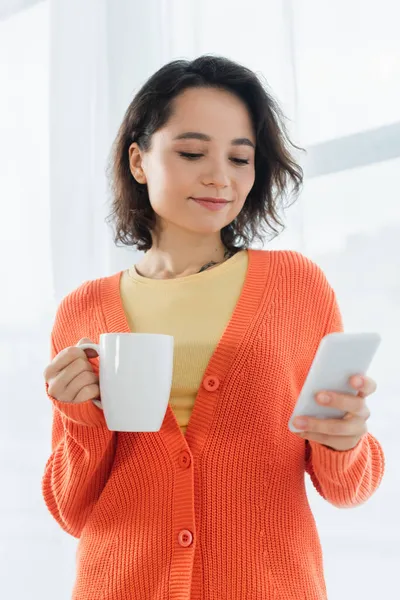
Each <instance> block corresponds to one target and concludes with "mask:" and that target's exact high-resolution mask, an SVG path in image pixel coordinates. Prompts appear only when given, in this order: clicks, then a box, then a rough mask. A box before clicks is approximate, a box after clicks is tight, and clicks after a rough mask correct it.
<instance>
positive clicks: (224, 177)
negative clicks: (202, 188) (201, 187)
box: [203, 165, 230, 188]
mask: <svg viewBox="0 0 400 600" xmlns="http://www.w3.org/2000/svg"><path fill="white" fill-rule="evenodd" d="M203 183H204V184H205V185H208V186H214V187H216V188H224V187H227V186H228V185H229V183H230V179H229V176H228V173H227V172H226V170H225V169H224V168H222V167H220V166H218V165H215V166H213V167H212V168H211V169H210V170H209V171H208V172H207V173H206V174H205V175H204V177H203Z"/></svg>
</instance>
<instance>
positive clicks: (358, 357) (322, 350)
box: [289, 332, 381, 433]
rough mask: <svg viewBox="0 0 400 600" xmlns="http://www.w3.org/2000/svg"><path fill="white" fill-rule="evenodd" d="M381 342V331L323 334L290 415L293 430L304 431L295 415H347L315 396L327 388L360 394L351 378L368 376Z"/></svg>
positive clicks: (336, 416) (338, 416) (320, 416)
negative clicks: (368, 370)
mask: <svg viewBox="0 0 400 600" xmlns="http://www.w3.org/2000/svg"><path fill="white" fill-rule="evenodd" d="M380 343H381V337H380V335H379V334H378V333H343V332H338V333H329V334H328V335H326V336H325V337H323V338H322V340H321V342H320V344H319V346H318V349H317V352H316V354H315V357H314V360H313V363H312V365H311V368H310V370H309V372H308V374H307V377H306V380H305V382H304V385H303V387H302V389H301V392H300V395H299V397H298V399H297V403H296V406H295V408H294V411H293V413H292V416H291V417H290V420H289V430H290V431H292V432H293V433H297V432H298V431H300V430H299V429H297V428H296V427H295V426H294V425H293V419H294V418H295V417H300V416H307V417H314V418H317V419H331V418H334V419H341V418H342V417H344V415H345V414H346V413H345V412H344V411H342V410H339V409H338V408H332V407H329V406H321V405H320V404H318V403H317V402H316V400H315V396H316V394H317V393H318V392H322V391H323V390H331V391H334V392H339V393H344V394H353V395H354V396H356V395H357V393H358V392H357V390H355V389H354V388H352V387H351V385H350V383H349V379H350V377H351V376H353V375H366V372H367V369H368V368H369V365H370V364H371V362H372V359H373V357H374V355H375V353H376V351H377V349H378V346H379V344H380Z"/></svg>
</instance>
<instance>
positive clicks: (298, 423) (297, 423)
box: [293, 417, 307, 429]
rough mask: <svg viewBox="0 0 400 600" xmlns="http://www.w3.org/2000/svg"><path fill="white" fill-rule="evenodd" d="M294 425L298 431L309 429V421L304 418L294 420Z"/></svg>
mask: <svg viewBox="0 0 400 600" xmlns="http://www.w3.org/2000/svg"><path fill="white" fill-rule="evenodd" d="M293 425H294V426H295V427H297V428H298V429H305V428H306V427H307V419H305V418H304V417H297V418H296V419H295V420H294V422H293Z"/></svg>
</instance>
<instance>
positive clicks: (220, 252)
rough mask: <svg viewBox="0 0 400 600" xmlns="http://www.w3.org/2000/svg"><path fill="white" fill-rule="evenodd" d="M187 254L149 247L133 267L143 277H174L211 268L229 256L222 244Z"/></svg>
mask: <svg viewBox="0 0 400 600" xmlns="http://www.w3.org/2000/svg"><path fill="white" fill-rule="evenodd" d="M188 254H189V252H187V251H186V252H183V251H180V252H166V251H160V250H158V249H157V248H154V249H153V248H151V249H150V250H149V251H148V252H146V254H145V256H144V258H143V259H142V260H141V261H140V262H139V263H138V264H137V265H135V267H136V270H137V272H138V273H139V275H142V276H143V277H148V278H150V279H176V278H179V277H187V276H188V275H193V274H195V273H200V272H202V271H206V270H209V269H212V268H213V267H215V266H217V265H219V264H221V263H222V262H224V261H225V260H227V259H228V258H230V256H231V254H230V253H228V252H227V250H226V248H225V247H223V246H220V247H217V248H215V249H211V250H209V251H197V252H194V253H191V256H190V257H189V256H188Z"/></svg>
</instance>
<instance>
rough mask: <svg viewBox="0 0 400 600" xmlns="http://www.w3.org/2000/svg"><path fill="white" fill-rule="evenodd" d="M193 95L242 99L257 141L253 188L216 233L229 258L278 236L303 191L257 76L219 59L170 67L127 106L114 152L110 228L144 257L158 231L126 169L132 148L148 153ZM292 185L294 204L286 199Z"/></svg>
mask: <svg viewBox="0 0 400 600" xmlns="http://www.w3.org/2000/svg"><path fill="white" fill-rule="evenodd" d="M192 87H215V88H219V89H223V90H226V91H228V92H231V93H233V94H235V95H236V96H237V97H239V98H240V99H241V100H242V101H243V102H244V103H245V105H246V106H247V109H248V111H249V113H250V116H251V118H252V122H253V126H254V131H255V134H256V152H255V181H254V185H253V187H252V189H251V190H250V193H249V195H248V196H247V199H246V202H245V204H244V206H243V208H242V210H241V212H240V213H239V215H238V216H237V217H236V219H235V220H234V221H233V222H232V223H230V224H229V225H227V226H226V227H224V228H223V229H222V230H221V240H222V242H223V244H224V245H225V247H226V248H227V250H229V251H231V252H236V251H238V250H240V249H244V248H248V247H249V246H250V244H251V243H252V242H253V241H254V240H256V239H257V240H259V241H260V242H263V241H264V239H265V234H266V233H267V230H268V227H269V228H271V230H272V231H273V232H274V233H275V235H273V236H272V237H275V236H276V235H278V233H280V232H279V231H278V229H276V227H275V226H276V225H278V226H279V227H281V228H282V230H283V229H284V224H283V223H282V222H281V221H280V219H279V216H278V211H279V209H280V205H279V200H282V207H283V208H286V206H291V205H292V204H293V202H294V201H295V200H296V198H297V195H298V193H299V191H300V188H301V186H302V183H303V170H302V168H301V167H300V166H299V165H298V164H296V162H295V161H294V159H293V157H292V156H291V154H290V152H289V149H288V145H289V144H290V145H291V146H293V147H295V148H297V149H299V150H304V149H303V148H299V147H298V146H295V144H293V143H292V142H290V140H289V139H288V135H287V131H286V128H285V125H284V122H283V120H284V118H285V117H284V115H283V113H282V111H281V109H280V108H279V106H278V104H277V102H276V101H275V100H274V99H273V97H272V95H271V94H270V93H268V92H267V89H266V87H267V86H266V85H264V86H263V85H262V83H261V81H260V80H259V79H258V77H257V76H256V74H255V73H254V72H253V71H251V70H250V69H248V68H246V67H243V66H242V65H239V64H237V63H235V62H233V61H231V60H228V59H226V58H223V57H215V56H201V57H199V58H197V59H195V60H193V61H187V60H175V61H172V62H170V63H168V64H167V65H165V66H163V67H162V68H161V69H159V70H158V71H157V72H156V73H155V74H154V75H152V76H151V77H150V79H148V81H147V82H146V83H145V84H144V85H143V87H142V88H141V89H140V90H139V92H138V93H137V94H136V95H135V97H134V98H133V100H132V102H131V104H130V105H129V107H128V109H127V111H126V113H125V116H124V119H123V121H122V124H121V126H120V128H119V131H118V135H117V137H116V140H115V142H114V144H113V149H112V158H111V162H110V167H109V168H110V179H111V190H112V211H111V213H110V215H109V216H108V217H107V222H109V223H113V224H114V227H115V236H114V241H115V243H116V244H118V242H120V243H121V244H122V245H126V246H136V247H137V249H138V250H144V251H147V250H149V249H150V248H151V246H152V236H151V231H153V230H154V228H155V225H156V214H155V212H154V211H153V209H152V207H151V205H150V201H149V196H148V192H147V186H146V185H143V184H139V183H138V182H137V181H136V180H135V178H134V177H133V175H132V173H131V170H130V165H129V147H130V145H131V144H132V143H133V142H136V143H137V144H138V145H139V148H141V149H142V150H143V151H146V150H148V149H149V148H150V145H151V136H152V135H153V133H154V132H155V131H157V130H158V129H160V128H161V127H162V126H163V125H165V123H166V122H167V121H168V119H169V117H170V115H171V113H172V108H173V107H172V102H173V99H174V98H176V97H177V96H178V95H179V94H180V93H182V92H183V91H184V90H185V89H187V88H192ZM289 182H291V183H292V185H293V198H292V201H291V202H289V203H288V204H287V205H284V203H283V198H284V196H286V197H288V193H287V191H288V187H289Z"/></svg>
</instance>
